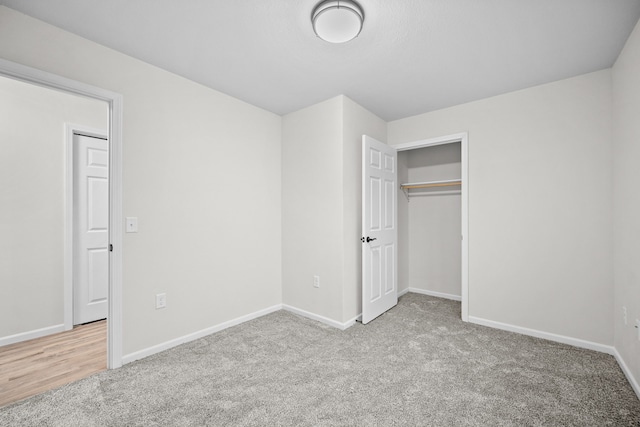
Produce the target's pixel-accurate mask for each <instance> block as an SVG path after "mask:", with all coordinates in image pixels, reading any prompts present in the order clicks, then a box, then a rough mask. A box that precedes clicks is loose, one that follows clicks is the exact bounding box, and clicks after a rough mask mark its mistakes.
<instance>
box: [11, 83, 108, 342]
mask: <svg viewBox="0 0 640 427" xmlns="http://www.w3.org/2000/svg"><path fill="white" fill-rule="evenodd" d="M108 117H109V116H108V108H107V104H106V103H105V102H100V101H96V100H93V99H87V98H82V97H79V96H74V95H70V94H67V93H63V92H59V91H55V90H51V89H46V88H43V87H39V86H34V85H31V84H27V83H23V82H20V81H17V80H12V79H8V78H5V77H0V206H2V208H1V209H0V242H2V244H0V284H1V286H0V340H1V339H2V338H6V337H8V336H11V335H16V334H21V336H24V334H27V335H26V336H27V337H29V338H32V337H31V336H30V335H29V333H30V332H33V331H36V330H39V329H45V328H46V329H47V330H48V331H49V332H59V329H60V328H61V327H62V325H63V323H64V299H63V296H64V295H63V294H64V191H65V182H64V176H65V164H64V163H65V134H64V129H65V128H64V125H65V123H73V124H79V125H83V126H86V127H91V128H94V129H103V130H104V131H105V133H106V130H107V129H108ZM56 327H57V329H55V328H56Z"/></svg>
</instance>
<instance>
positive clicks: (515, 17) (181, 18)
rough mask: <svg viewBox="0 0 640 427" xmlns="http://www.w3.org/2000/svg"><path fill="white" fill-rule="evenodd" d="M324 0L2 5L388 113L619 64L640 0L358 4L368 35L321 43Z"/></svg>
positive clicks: (185, 62) (237, 76) (268, 102)
mask: <svg viewBox="0 0 640 427" xmlns="http://www.w3.org/2000/svg"><path fill="white" fill-rule="evenodd" d="M317 2H318V0H295V1H294V0H224V1H223V0H0V4H4V5H6V6H8V7H10V8H13V9H15V10H18V11H21V12H23V13H26V14H27V15H31V16H33V17H35V18H38V19H41V20H43V21H46V22H49V23H51V24H53V25H56V26H58V27H61V28H64V29H66V30H68V31H70V32H73V33H75V34H78V35H80V36H82V37H85V38H87V39H90V40H93V41H95V42H98V43H100V44H103V45H105V46H108V47H111V48H113V49H115V50H118V51H120V52H124V53H126V54H128V55H131V56H133V57H136V58H139V59H141V60H143V61H145V62H148V63H151V64H154V65H156V66H158V67H161V68H164V69H166V70H169V71H172V72H174V73H176V74H179V75H182V76H184V77H187V78H189V79H191V80H194V81H196V82H199V83H201V84H203V85H206V86H209V87H212V88H214V89H217V90H219V91H221V92H224V93H227V94H229V95H232V96H234V97H236V98H240V99H242V100H244V101H247V102H249V103H251V104H254V105H257V106H259V107H262V108H264V109H267V110H269V111H272V112H274V113H277V114H286V113H288V112H291V111H295V110H298V109H300V108H302V107H306V106H308V105H312V104H314V103H316V102H319V101H323V100H325V99H328V98H331V97H333V96H335V95H339V94H345V95H347V96H348V97H350V98H351V99H353V100H354V101H356V102H358V103H359V104H361V105H362V106H364V107H365V108H367V109H369V110H370V111H372V112H374V113H375V114H377V115H378V116H380V117H381V118H383V119H385V120H394V119H398V118H402V117H407V116H412V115H415V114H420V113H424V112H427V111H432V110H436V109H440V108H444V107H448V106H452V105H457V104H461V103H464V102H469V101H473V100H477V99H482V98H486V97H489V96H493V95H497V94H501V93H505V92H510V91H513V90H517V89H522V88H526V87H531V86H534V85H538V84H542V83H547V82H551V81H555V80H559V79H563V78H567V77H571V76H576V75H579V74H584V73H587V72H591V71H596V70H600V69H603V68H608V67H610V66H611V65H613V63H614V61H615V59H616V57H617V56H618V54H619V53H620V50H621V49H622V47H623V45H624V42H625V41H626V39H627V37H628V36H629V34H630V32H631V30H632V29H633V27H634V25H635V23H636V22H637V21H638V18H639V17H640V0H393V1H390V0H359V3H360V4H361V5H362V7H363V9H364V12H365V23H364V29H363V31H362V33H361V34H360V36H359V37H358V38H357V39H355V40H353V41H351V42H349V43H346V44H341V45H335V44H329V43H326V42H324V41H322V40H320V39H318V38H317V37H315V35H314V33H313V30H312V28H311V24H310V15H311V10H312V9H313V7H314V5H315V4H316V3H317Z"/></svg>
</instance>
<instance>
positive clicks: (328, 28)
mask: <svg viewBox="0 0 640 427" xmlns="http://www.w3.org/2000/svg"><path fill="white" fill-rule="evenodd" d="M363 22H364V12H363V11H362V8H361V7H360V5H359V4H358V3H356V2H355V1H351V0H340V1H337V0H326V1H322V2H320V3H318V5H317V6H316V7H315V8H314V9H313V13H312V14H311V23H312V24H313V31H314V32H315V33H316V35H317V36H318V37H320V38H321V39H322V40H325V41H328V42H329V43H345V42H348V41H349V40H353V39H354V38H356V37H357V36H358V34H360V31H362V23H363Z"/></svg>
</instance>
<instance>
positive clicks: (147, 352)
mask: <svg viewBox="0 0 640 427" xmlns="http://www.w3.org/2000/svg"><path fill="white" fill-rule="evenodd" d="M278 310H282V304H278V305H274V306H272V307H268V308H265V309H263V310H259V311H256V312H254V313H250V314H247V315H245V316H241V317H238V318H235V319H232V320H229V321H227V322H223V323H220V324H219V325H216V326H212V327H210V328H206V329H202V330H200V331H197V332H193V333H191V334H187V335H184V336H182V337H179V338H175V339H172V340H169V341H166V342H163V343H161V344H158V345H154V346H152V347H149V348H145V349H143V350H139V351H136V352H133V353H130V354H126V355H124V356H122V364H123V365H125V364H127V363H131V362H133V361H136V360H139V359H143V358H145V357H148V356H151V355H152V354H156V353H160V352H161V351H164V350H168V349H170V348H173V347H176V346H178V345H180V344H184V343H187V342H190V341H194V340H197V339H199V338H202V337H205V336H207V335H211V334H213V333H215V332H220V331H222V330H224V329H227V328H230V327H232V326H236V325H239V324H241V323H244V322H248V321H249V320H253V319H257V318H258V317H262V316H265V315H267V314H270V313H273V312H275V311H278Z"/></svg>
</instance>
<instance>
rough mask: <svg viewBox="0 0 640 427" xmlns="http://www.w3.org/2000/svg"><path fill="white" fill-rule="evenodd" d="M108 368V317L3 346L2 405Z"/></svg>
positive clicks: (0, 359) (0, 360) (0, 365)
mask: <svg viewBox="0 0 640 427" xmlns="http://www.w3.org/2000/svg"><path fill="white" fill-rule="evenodd" d="M106 368H107V321H106V320H101V321H98V322H94V323H89V324H86V325H80V326H77V327H75V328H73V329H72V330H71V331H67V332H60V333H57V334H53V335H49V336H46V337H42V338H37V339H34V340H29V341H25V342H21V343H16V344H11V345H7V346H4V347H0V407H2V406H4V405H7V404H9V403H12V402H16V401H18V400H21V399H24V398H26V397H29V396H33V395H35V394H38V393H42V392H44V391H47V390H50V389H52V388H55V387H59V386H61V385H64V384H67V383H70V382H73V381H77V380H79V379H81V378H85V377H88V376H89V375H91V374H93V373H96V372H100V371H103V370H105V369H106Z"/></svg>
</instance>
